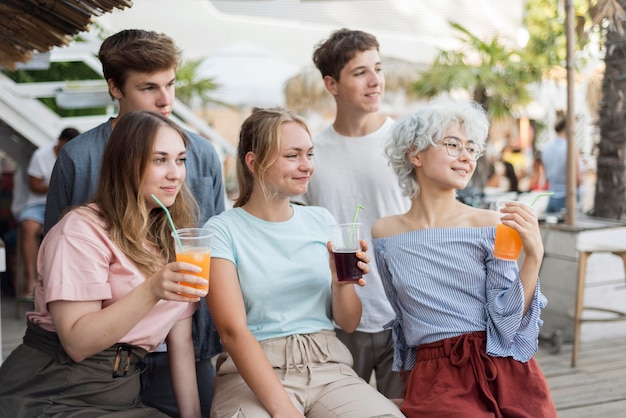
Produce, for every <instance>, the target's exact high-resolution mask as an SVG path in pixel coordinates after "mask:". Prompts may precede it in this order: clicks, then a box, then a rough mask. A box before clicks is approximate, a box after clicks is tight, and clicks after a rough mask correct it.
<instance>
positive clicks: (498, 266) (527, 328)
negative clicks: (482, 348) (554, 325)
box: [486, 258, 547, 362]
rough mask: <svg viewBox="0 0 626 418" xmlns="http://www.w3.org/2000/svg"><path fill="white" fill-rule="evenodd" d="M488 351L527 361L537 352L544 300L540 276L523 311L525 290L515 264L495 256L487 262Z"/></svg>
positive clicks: (492, 353)
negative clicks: (530, 300)
mask: <svg viewBox="0 0 626 418" xmlns="http://www.w3.org/2000/svg"><path fill="white" fill-rule="evenodd" d="M486 291H487V354H489V355H492V356H497V357H508V356H510V357H513V358H514V359H515V360H518V361H521V362H527V361H528V360H530V359H531V358H532V356H533V355H534V354H535V353H536V352H537V348H538V339H539V327H540V326H541V325H542V324H543V321H542V320H541V319H540V314H541V310H542V309H543V308H545V306H546V305H547V299H546V298H545V296H544V295H543V294H542V293H541V290H540V285H539V279H537V285H536V286H535V292H534V295H533V300H532V303H531V306H530V307H529V309H528V311H527V312H526V313H525V314H524V290H523V286H522V280H521V278H520V276H519V270H518V267H517V263H516V262H514V261H503V260H499V259H496V258H492V259H489V260H488V261H487V289H486Z"/></svg>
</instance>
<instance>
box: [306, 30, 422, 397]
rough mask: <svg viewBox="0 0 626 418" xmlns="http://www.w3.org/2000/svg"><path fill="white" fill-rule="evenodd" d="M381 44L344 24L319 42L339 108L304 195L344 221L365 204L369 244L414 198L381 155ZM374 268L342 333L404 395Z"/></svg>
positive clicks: (360, 361) (316, 58)
mask: <svg viewBox="0 0 626 418" xmlns="http://www.w3.org/2000/svg"><path fill="white" fill-rule="evenodd" d="M378 49H379V45H378V41H377V39H376V37H374V36H373V35H371V34H369V33H366V32H362V31H358V30H350V29H345V28H344V29H340V30H337V31H335V32H334V33H332V34H331V35H330V37H329V38H328V39H326V40H325V41H322V42H321V43H319V44H318V45H317V47H316V49H315V52H314V54H313V62H314V63H315V65H316V66H317V68H318V69H319V70H320V72H321V74H322V77H323V79H324V85H325V87H326V89H327V90H328V91H329V92H330V93H331V94H332V95H333V96H334V98H335V103H336V105H337V111H336V116H335V120H334V122H333V124H332V125H330V126H328V127H327V128H326V129H324V130H323V131H322V132H320V133H319V134H318V135H317V136H316V137H315V138H314V139H313V144H314V145H315V157H314V161H315V164H316V171H315V177H314V178H313V179H312V181H311V183H310V184H309V188H308V191H307V192H306V193H305V194H304V195H302V196H301V197H299V199H298V200H300V202H301V203H304V204H308V205H316V206H323V207H325V208H327V209H328V210H329V211H330V212H331V213H332V214H333V215H334V216H335V219H337V221H338V222H340V223H346V222H351V221H352V218H353V215H354V211H355V208H356V207H357V205H359V204H360V205H362V206H363V207H364V209H363V210H361V211H360V212H359V222H361V223H363V232H364V237H363V238H364V239H365V240H366V241H368V242H371V227H372V224H373V223H374V222H375V221H376V220H377V219H378V218H380V217H383V216H387V215H392V214H396V213H401V212H404V211H406V210H408V208H409V203H410V202H409V199H408V198H407V197H404V196H402V192H401V190H400V187H399V186H398V184H397V180H396V178H395V175H394V173H393V171H392V170H391V168H390V167H389V166H388V165H387V160H386V158H385V156H384V153H383V149H384V146H385V142H386V140H387V138H388V136H389V135H390V131H391V127H392V126H393V123H394V121H393V120H392V119H391V118H389V117H387V116H385V115H382V114H381V113H379V110H380V106H381V102H382V97H383V94H384V91H385V77H384V75H383V65H382V63H381V60H380V56H379V54H378ZM370 266H371V271H370V273H369V274H367V275H366V276H365V279H366V281H367V285H366V286H365V287H359V288H357V289H356V290H357V293H358V294H359V296H360V298H361V301H362V304H363V314H362V317H361V322H360V324H359V327H358V328H357V331H356V332H354V333H352V334H348V333H345V332H343V331H342V330H340V329H337V334H338V336H339V338H340V339H341V340H342V341H343V342H344V344H346V345H347V346H348V348H349V349H350V351H351V352H352V356H353V357H354V369H355V370H356V372H357V373H358V374H359V376H361V377H362V378H363V379H365V380H366V381H369V380H370V377H371V375H372V372H374V373H375V376H376V384H377V387H378V390H379V391H380V392H381V393H383V394H384V395H385V396H387V397H388V398H402V396H403V394H404V383H403V381H402V379H401V376H400V375H399V374H398V373H396V372H393V371H392V370H391V365H392V361H393V341H392V338H391V330H389V329H385V328H384V326H385V325H386V324H387V323H388V322H390V321H391V320H392V319H393V318H394V312H393V309H392V307H391V305H390V304H389V301H388V300H387V297H386V296H385V291H384V289H383V286H382V283H381V280H380V276H379V273H378V270H377V268H376V261H375V260H374V256H373V254H371V263H370Z"/></svg>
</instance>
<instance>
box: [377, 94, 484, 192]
mask: <svg viewBox="0 0 626 418" xmlns="http://www.w3.org/2000/svg"><path fill="white" fill-rule="evenodd" d="M455 126H459V127H461V128H462V130H463V132H464V133H465V134H466V135H467V136H468V138H470V140H472V141H474V143H475V144H477V145H479V146H481V147H483V148H484V147H485V142H486V140H487V135H488V134H489V119H488V117H487V113H486V112H485V110H484V109H483V108H482V107H481V106H480V104H478V103H476V102H473V101H469V100H452V99H440V100H436V101H432V102H430V103H429V104H428V105H426V106H425V107H423V108H421V109H419V110H417V111H415V112H412V113H411V114H409V115H407V116H406V117H404V118H402V119H400V120H399V121H398V122H396V123H395V125H394V127H393V129H392V137H391V141H390V142H389V144H388V145H387V146H386V148H385V155H386V156H387V159H388V160H389V165H390V166H391V168H393V171H394V172H395V173H396V176H397V177H398V183H399V185H400V188H401V189H402V192H403V194H404V195H406V196H409V197H411V198H413V197H416V196H417V195H419V192H420V186H419V184H418V183H417V180H416V179H415V175H414V172H413V169H414V166H413V164H412V163H411V160H410V159H409V158H410V157H412V156H415V155H416V154H417V153H419V152H420V151H423V150H426V149H428V148H429V147H432V146H436V145H437V143H438V142H439V141H440V140H441V139H443V135H444V134H445V132H446V130H447V129H448V128H450V127H455Z"/></svg>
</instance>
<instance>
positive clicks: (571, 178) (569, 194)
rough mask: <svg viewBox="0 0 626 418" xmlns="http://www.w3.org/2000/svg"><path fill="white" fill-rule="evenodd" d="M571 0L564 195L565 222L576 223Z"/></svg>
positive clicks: (569, 10)
mask: <svg viewBox="0 0 626 418" xmlns="http://www.w3.org/2000/svg"><path fill="white" fill-rule="evenodd" d="M573 3H574V2H573V0H565V34H566V49H567V64H566V65H567V131H566V137H567V164H566V169H567V173H566V180H567V189H566V195H565V224H566V225H574V224H575V223H576V188H577V185H576V177H577V173H576V171H577V170H578V164H577V161H576V159H577V153H576V142H575V140H574V132H575V131H576V113H575V109H574V87H575V85H574V75H575V74H574V73H575V68H574V37H575V36H576V35H575V32H574V4H573Z"/></svg>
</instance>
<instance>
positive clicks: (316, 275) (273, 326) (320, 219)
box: [205, 205, 336, 341]
mask: <svg viewBox="0 0 626 418" xmlns="http://www.w3.org/2000/svg"><path fill="white" fill-rule="evenodd" d="M292 207H293V209H294V214H293V217H292V218H291V219H289V220H288V221H286V222H267V221H264V220H262V219H259V218H256V217H254V216H252V215H250V214H249V213H248V212H246V211H245V210H244V209H242V208H235V209H230V210H227V211H225V212H223V213H221V214H220V215H217V216H213V217H212V218H211V219H209V221H208V222H207V223H206V224H205V227H206V228H209V229H210V230H211V232H212V233H213V234H214V236H213V238H212V240H211V257H214V258H223V259H226V260H229V261H231V262H233V264H235V267H236V268H237V273H238V275H239V284H240V286H241V291H242V294H243V299H244V303H245V308H246V315H247V321H248V328H249V329H250V331H251V332H252V334H253V335H254V336H255V338H256V339H257V341H262V340H266V339H269V338H278V337H285V336H288V335H292V334H309V333H313V332H318V331H321V330H333V329H334V328H335V327H334V325H333V322H332V320H331V309H330V308H331V272H330V267H329V264H328V262H329V259H328V258H329V255H328V250H327V249H326V242H327V241H328V239H329V232H328V227H329V226H330V225H333V224H335V223H336V222H335V219H334V218H333V216H332V215H331V214H330V212H328V211H327V210H326V209H323V208H319V207H303V206H298V205H293V206H292ZM211 291H215V292H219V289H214V288H211Z"/></svg>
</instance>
